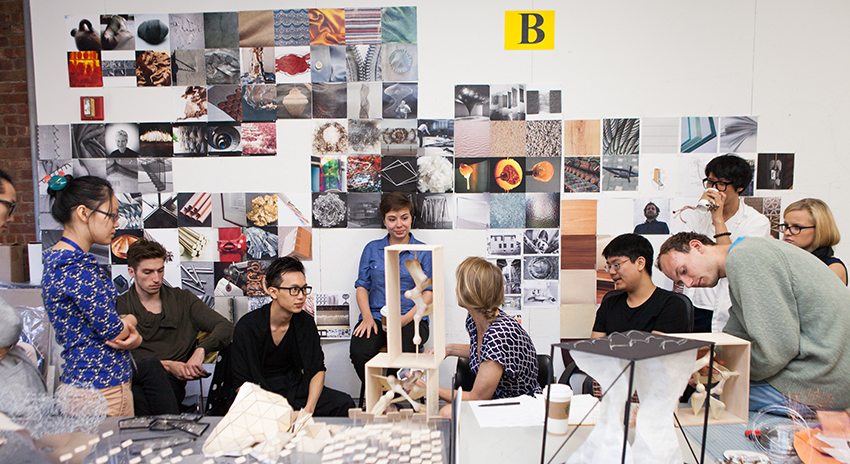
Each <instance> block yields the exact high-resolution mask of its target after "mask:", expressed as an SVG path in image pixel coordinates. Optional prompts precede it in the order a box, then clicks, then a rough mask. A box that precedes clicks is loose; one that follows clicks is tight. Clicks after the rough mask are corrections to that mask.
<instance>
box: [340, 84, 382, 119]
mask: <svg viewBox="0 0 850 464" xmlns="http://www.w3.org/2000/svg"><path fill="white" fill-rule="evenodd" d="M347 91H348V110H347V111H348V119H381V118H382V117H383V113H384V111H383V103H382V101H383V96H384V87H383V85H381V83H380V82H349V83H348V90H347Z"/></svg>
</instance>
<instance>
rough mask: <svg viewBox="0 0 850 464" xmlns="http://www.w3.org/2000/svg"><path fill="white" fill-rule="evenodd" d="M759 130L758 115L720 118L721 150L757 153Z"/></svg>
mask: <svg viewBox="0 0 850 464" xmlns="http://www.w3.org/2000/svg"><path fill="white" fill-rule="evenodd" d="M758 132H759V123H758V116H723V117H721V118H720V151H721V152H724V153H725V152H732V153H755V152H756V151H757V146H758Z"/></svg>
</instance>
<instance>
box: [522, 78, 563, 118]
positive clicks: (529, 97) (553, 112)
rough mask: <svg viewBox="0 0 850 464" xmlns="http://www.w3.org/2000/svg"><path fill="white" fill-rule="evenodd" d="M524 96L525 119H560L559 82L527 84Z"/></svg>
mask: <svg viewBox="0 0 850 464" xmlns="http://www.w3.org/2000/svg"><path fill="white" fill-rule="evenodd" d="M525 96H526V103H525V114H526V116H525V117H526V119H528V120H546V119H551V120H556V121H559V122H560V121H561V111H562V110H561V106H562V105H561V98H562V96H561V85H560V84H546V83H535V84H529V85H528V88H527V90H526V93H525Z"/></svg>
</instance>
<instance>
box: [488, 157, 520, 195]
mask: <svg viewBox="0 0 850 464" xmlns="http://www.w3.org/2000/svg"><path fill="white" fill-rule="evenodd" d="M494 175H495V177H496V183H497V184H498V185H499V187H501V188H503V189H504V190H505V192H506V193H507V192H510V191H511V190H513V189H515V188H517V187H518V186H519V184H520V183H521V182H522V168H521V167H520V166H519V163H517V162H516V161H515V160H513V159H511V158H506V159H503V160H499V162H497V163H496V169H495V171H494Z"/></svg>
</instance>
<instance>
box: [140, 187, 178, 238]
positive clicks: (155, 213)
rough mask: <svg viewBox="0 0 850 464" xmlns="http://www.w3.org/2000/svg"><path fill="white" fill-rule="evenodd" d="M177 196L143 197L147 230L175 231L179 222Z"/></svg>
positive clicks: (155, 195) (143, 217)
mask: <svg viewBox="0 0 850 464" xmlns="http://www.w3.org/2000/svg"><path fill="white" fill-rule="evenodd" d="M177 209H178V204H177V194H175V193H147V194H144V195H142V221H143V223H144V226H145V229H174V228H176V227H177V226H178V222H177Z"/></svg>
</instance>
